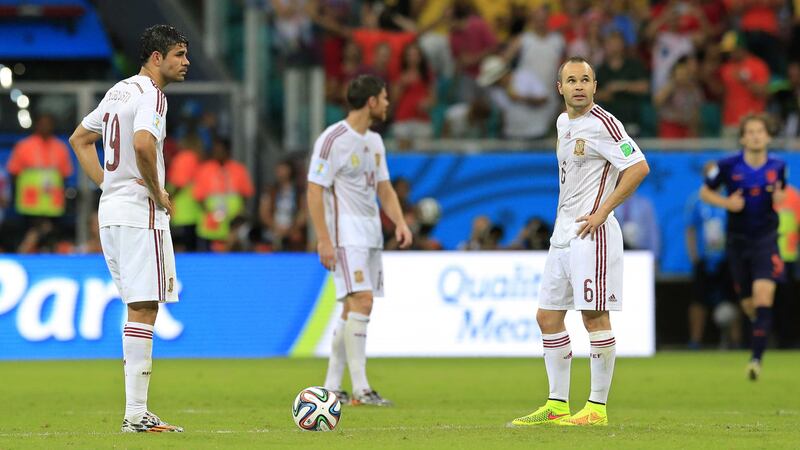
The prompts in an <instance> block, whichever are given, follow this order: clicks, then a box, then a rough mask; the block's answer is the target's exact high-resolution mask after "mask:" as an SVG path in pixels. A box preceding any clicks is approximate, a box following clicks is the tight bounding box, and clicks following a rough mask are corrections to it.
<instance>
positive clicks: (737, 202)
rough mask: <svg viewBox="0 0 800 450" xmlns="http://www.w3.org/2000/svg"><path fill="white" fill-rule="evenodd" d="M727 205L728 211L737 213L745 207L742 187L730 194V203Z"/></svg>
mask: <svg viewBox="0 0 800 450" xmlns="http://www.w3.org/2000/svg"><path fill="white" fill-rule="evenodd" d="M725 207H726V208H727V210H728V211H730V212H735V213H737V212H739V211H741V210H743V209H744V196H743V195H742V190H741V189H738V190H737V191H736V192H734V193H733V194H731V195H729V196H728V204H727V205H726V206H725Z"/></svg>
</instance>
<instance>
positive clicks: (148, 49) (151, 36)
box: [139, 25, 189, 65]
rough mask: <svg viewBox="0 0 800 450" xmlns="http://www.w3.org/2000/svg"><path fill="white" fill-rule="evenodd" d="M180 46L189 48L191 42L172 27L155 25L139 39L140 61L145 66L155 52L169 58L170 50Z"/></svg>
mask: <svg viewBox="0 0 800 450" xmlns="http://www.w3.org/2000/svg"><path fill="white" fill-rule="evenodd" d="M178 44H183V45H186V46H187V47H188V46H189V40H188V39H186V36H185V35H184V34H183V33H181V32H180V31H178V29H177V28H175V27H173V26H172V25H153V26H152V27H150V28H148V29H146V30H144V33H142V37H141V38H139V61H140V62H141V64H142V65H144V64H145V63H146V62H147V60H148V59H150V55H152V54H153V52H159V53H161V54H162V55H164V56H167V53H169V50H170V49H171V48H172V47H173V46H175V45H178Z"/></svg>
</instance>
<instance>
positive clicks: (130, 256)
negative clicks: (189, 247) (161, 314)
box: [100, 225, 178, 304]
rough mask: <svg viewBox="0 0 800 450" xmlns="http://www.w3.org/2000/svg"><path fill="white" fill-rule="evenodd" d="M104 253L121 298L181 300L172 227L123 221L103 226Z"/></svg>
mask: <svg viewBox="0 0 800 450" xmlns="http://www.w3.org/2000/svg"><path fill="white" fill-rule="evenodd" d="M100 243H101V244H102V246H103V256H104V257H105V259H106V264H107V265H108V270H109V272H111V277H112V278H113V279H114V283H116V284H117V289H119V293H120V296H121V297H122V301H123V302H125V303H126V304H127V303H136V302H145V301H157V302H159V303H174V302H177V301H178V286H177V280H176V274H175V254H174V253H173V250H172V237H171V236H170V233H169V230H151V229H148V228H134V227H128V226H123V225H112V226H107V227H101V228H100Z"/></svg>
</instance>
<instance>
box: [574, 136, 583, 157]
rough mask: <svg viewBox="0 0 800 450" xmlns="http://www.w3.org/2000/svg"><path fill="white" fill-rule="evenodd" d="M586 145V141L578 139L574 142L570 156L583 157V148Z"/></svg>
mask: <svg viewBox="0 0 800 450" xmlns="http://www.w3.org/2000/svg"><path fill="white" fill-rule="evenodd" d="M585 145H586V141H584V140H583V139H578V140H577V141H575V150H573V151H572V154H573V155H575V156H585V153H584V150H583V147H584V146H585Z"/></svg>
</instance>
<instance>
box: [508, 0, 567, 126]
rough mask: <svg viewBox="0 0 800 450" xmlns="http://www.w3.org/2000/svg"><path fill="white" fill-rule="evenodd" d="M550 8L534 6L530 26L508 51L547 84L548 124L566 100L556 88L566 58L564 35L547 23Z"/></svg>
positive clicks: (510, 58)
mask: <svg viewBox="0 0 800 450" xmlns="http://www.w3.org/2000/svg"><path fill="white" fill-rule="evenodd" d="M547 19H548V12H547V9H546V8H545V7H539V8H534V9H532V10H531V12H530V15H529V17H528V30H527V31H525V32H524V33H522V34H521V35H519V36H518V37H517V38H515V39H514V40H513V41H512V42H511V43H510V44H509V46H508V49H507V50H506V51H505V52H504V57H505V58H506V61H511V60H512V59H514V58H515V57H517V56H518V57H519V63H518V65H517V70H526V71H528V73H533V74H535V75H536V77H537V78H538V79H539V81H540V82H541V83H542V85H544V87H545V92H546V93H547V104H546V105H545V106H544V107H543V111H545V112H543V113H542V116H543V117H547V119H546V120H545V121H546V122H548V126H549V125H551V124H550V122H552V119H553V118H554V117H555V116H556V113H557V112H558V111H561V108H562V107H563V100H561V97H560V96H559V95H558V90H557V89H556V77H557V76H558V75H557V73H558V66H559V65H560V64H561V61H562V60H563V59H564V48H565V44H564V38H562V37H561V35H560V34H559V33H557V32H552V31H550V30H549V29H548V27H547Z"/></svg>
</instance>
